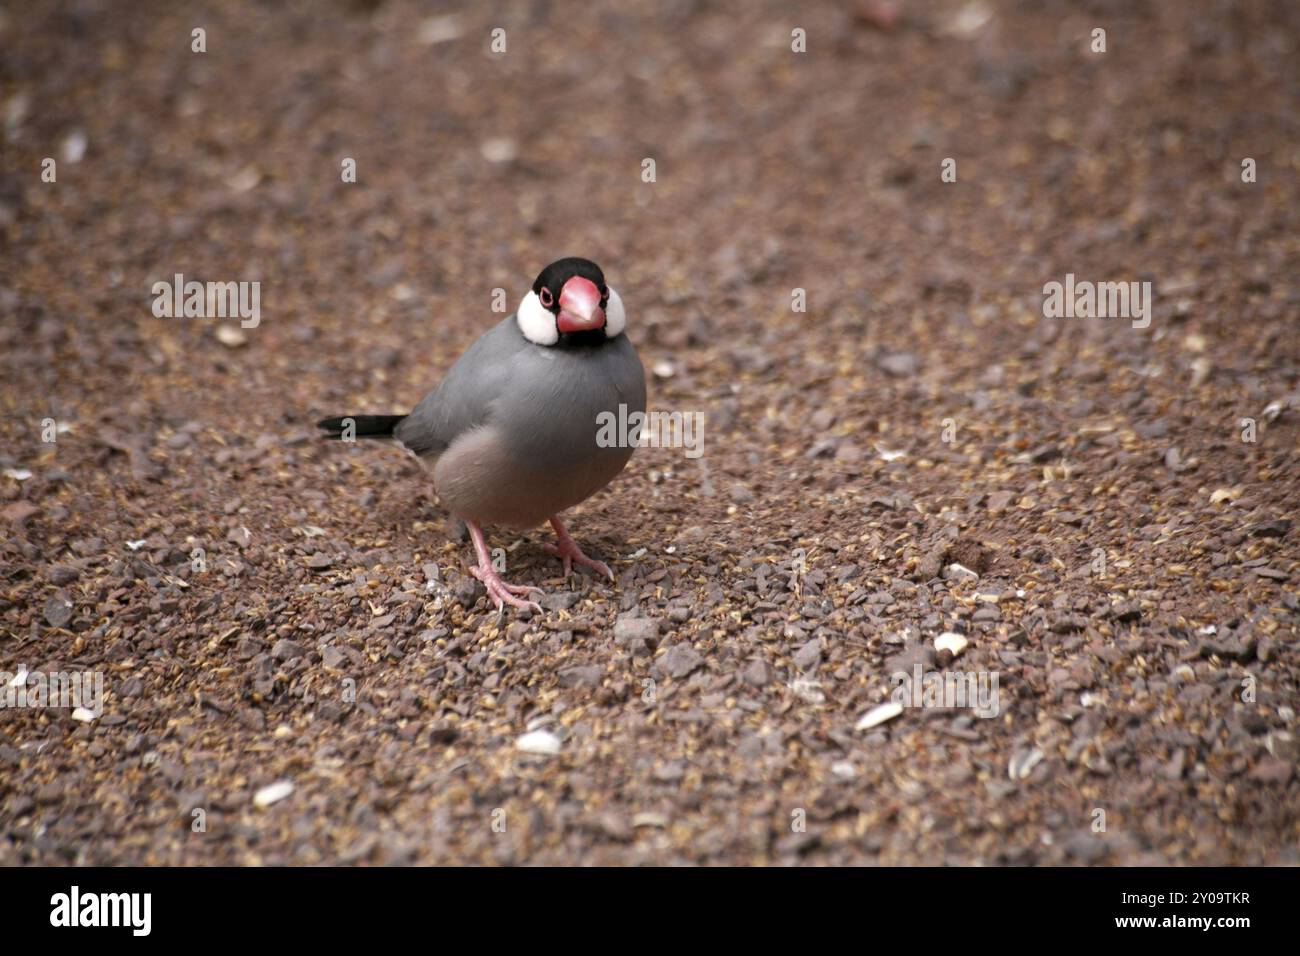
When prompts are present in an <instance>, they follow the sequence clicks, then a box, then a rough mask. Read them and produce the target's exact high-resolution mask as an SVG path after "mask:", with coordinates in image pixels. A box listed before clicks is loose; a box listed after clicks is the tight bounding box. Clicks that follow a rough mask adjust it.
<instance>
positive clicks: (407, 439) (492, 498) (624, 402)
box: [318, 258, 646, 612]
mask: <svg viewBox="0 0 1300 956" xmlns="http://www.w3.org/2000/svg"><path fill="white" fill-rule="evenodd" d="M625 321H626V319H625V316H624V313H623V302H622V300H621V299H620V298H619V296H618V293H617V292H615V291H614V290H613V289H611V288H610V287H609V286H608V285H607V284H606V283H605V276H604V274H603V273H602V272H601V271H600V268H599V267H598V266H597V265H596V264H595V263H594V262H589V261H588V260H586V259H579V258H567V259H560V260H558V261H556V262H552V263H551V264H550V265H549V266H547V267H546V268H545V269H543V270H542V272H541V274H540V275H538V277H537V281H535V282H534V283H533V287H532V289H531V290H530V291H529V292H528V294H527V295H525V296H524V298H523V301H522V302H520V304H519V310H518V311H517V312H516V313H515V314H514V315H512V316H510V317H509V318H507V319H505V320H504V321H503V322H501V323H500V324H498V325H496V326H495V327H493V328H492V329H490V330H489V331H488V332H486V333H485V334H484V335H482V336H481V337H480V338H479V339H478V340H477V341H476V342H475V343H474V344H473V345H471V346H470V347H469V349H468V350H467V351H466V352H465V354H464V355H462V356H461V357H460V359H459V360H458V361H457V362H456V364H455V365H453V366H452V367H451V371H450V372H448V373H447V377H446V378H445V379H443V381H442V384H441V385H439V386H438V387H437V388H435V389H434V390H433V391H431V392H430V393H429V394H428V395H426V396H425V397H424V400H423V401H421V402H420V404H419V405H417V406H416V407H415V410H414V411H413V412H411V413H410V414H409V415H347V416H340V417H338V418H327V419H325V420H324V421H322V422H319V423H318V424H319V426H320V427H321V428H323V429H324V430H325V431H326V432H327V433H328V437H331V438H343V439H348V438H350V437H352V436H355V437H357V438H393V439H396V440H397V441H398V442H399V443H401V444H402V446H403V447H405V448H406V449H408V450H409V451H410V452H411V453H412V454H414V455H415V456H416V457H418V458H419V459H420V460H421V462H423V464H424V465H425V466H426V467H427V468H429V469H430V470H431V471H432V472H433V487H434V490H435V491H437V493H438V497H439V498H440V499H442V502H443V504H444V505H446V506H447V507H448V508H449V509H450V510H451V512H452V513H453V514H455V515H457V516H459V517H460V518H461V519H462V520H463V521H464V522H465V524H466V525H467V526H468V527H469V533H470V537H471V538H472V539H473V541H474V550H475V551H476V552H477V553H478V567H475V568H471V569H470V573H471V574H473V575H474V577H476V578H478V579H479V580H480V581H482V582H483V586H484V587H485V588H487V592H488V596H489V597H490V598H491V599H492V600H493V601H494V602H495V603H496V606H497V609H498V610H500V609H501V607H502V603H503V602H504V603H506V604H511V605H513V606H515V607H531V608H534V609H536V610H537V611H539V612H540V611H541V607H540V606H539V605H538V604H537V603H536V602H534V601H529V600H524V599H521V598H520V597H516V595H524V596H525V597H526V596H527V595H529V594H530V593H536V594H542V593H543V592H542V591H541V590H540V589H539V588H533V587H516V586H514V585H510V584H507V583H506V582H505V581H503V580H502V579H501V575H500V574H498V573H497V571H496V569H495V568H494V567H493V566H492V559H491V556H490V555H489V553H488V547H487V540H486V538H485V537H484V535H483V527H482V526H483V525H498V524H499V525H507V526H509V527H512V528H532V527H535V526H537V525H539V524H541V523H542V522H543V521H546V520H549V521H550V523H551V527H552V528H554V529H555V534H556V537H557V538H558V541H559V543H558V546H550V545H547V550H548V551H550V552H551V553H552V554H554V555H557V556H558V557H560V558H561V559H562V560H563V561H564V573H565V575H566V576H567V575H568V574H569V572H570V570H571V569H572V565H573V562H575V561H576V562H577V563H578V564H585V565H587V566H588V567H590V568H592V569H594V570H596V571H599V572H600V573H601V574H604V575H607V576H608V577H609V578H610V579H611V580H612V579H613V577H614V575H613V572H611V571H610V569H609V567H608V566H607V565H606V564H605V563H604V562H602V561H596V560H593V559H592V558H589V557H587V556H586V555H585V554H583V553H582V549H581V548H579V547H578V544H577V542H575V541H574V540H573V539H572V538H571V537H569V533H568V531H566V530H565V528H564V525H563V524H562V523H561V522H560V512H562V511H564V510H565V509H566V508H572V507H573V506H574V505H576V504H578V503H579V502H581V501H585V500H586V499H587V498H589V497H591V496H592V495H593V494H595V493H596V492H597V491H599V490H600V489H601V488H603V487H605V485H607V484H609V482H610V481H611V480H612V479H613V478H614V476H615V475H617V474H618V473H619V472H620V471H622V470H623V466H624V465H626V464H627V462H628V459H629V458H631V457H632V446H633V445H634V444H635V443H636V438H637V436H636V435H632V436H630V440H626V439H628V436H622V437H623V439H624V440H619V441H615V442H611V441H609V440H608V435H609V429H605V430H604V431H603V432H602V429H601V427H600V425H601V423H602V421H603V422H608V421H610V420H611V419H610V418H609V416H613V420H616V421H619V422H625V421H627V420H628V418H629V417H630V416H632V415H633V413H634V412H635V413H640V414H638V415H637V416H636V418H633V419H632V420H633V421H637V420H639V419H640V418H641V417H642V416H643V415H644V413H645V401H646V396H645V370H644V369H643V368H642V367H641V360H640V359H639V358H638V357H637V354H636V349H634V348H633V347H632V343H631V342H629V341H628V339H627V336H626V335H624V334H623V327H624V323H625ZM619 406H624V408H623V409H622V410H620V407H619ZM598 436H603V438H602V440H600V441H598V440H597V439H598Z"/></svg>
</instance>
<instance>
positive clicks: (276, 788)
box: [253, 780, 293, 810]
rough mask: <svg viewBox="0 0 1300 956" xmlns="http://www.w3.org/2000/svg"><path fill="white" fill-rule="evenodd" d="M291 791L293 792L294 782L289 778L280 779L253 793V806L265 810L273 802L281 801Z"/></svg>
mask: <svg viewBox="0 0 1300 956" xmlns="http://www.w3.org/2000/svg"><path fill="white" fill-rule="evenodd" d="M291 793H293V784H292V783H290V782H289V781H288V780H278V781H276V782H275V783H272V784H268V785H267V786H265V787H263V788H262V789H261V790H259V791H257V793H255V794H253V806H255V807H257V809H259V810H265V809H266V808H267V807H269V806H271V805H272V804H274V803H279V802H280V801H281V800H283V799H284V798H285V797H287V796H289V794H291Z"/></svg>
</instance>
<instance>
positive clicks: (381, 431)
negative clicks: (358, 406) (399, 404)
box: [316, 415, 406, 438]
mask: <svg viewBox="0 0 1300 956" xmlns="http://www.w3.org/2000/svg"><path fill="white" fill-rule="evenodd" d="M405 417H406V416H405V415H342V416H340V417H338V418H324V419H321V420H320V421H318V422H317V423H316V427H317V428H322V429H324V430H325V436H324V437H326V438H342V437H343V430H344V426H345V425H346V424H347V423H348V422H351V423H352V435H353V436H354V437H356V438H392V437H393V429H394V428H396V427H397V423H398V422H400V421H401V420H402V419H403V418H405Z"/></svg>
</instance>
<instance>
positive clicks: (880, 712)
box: [854, 700, 903, 730]
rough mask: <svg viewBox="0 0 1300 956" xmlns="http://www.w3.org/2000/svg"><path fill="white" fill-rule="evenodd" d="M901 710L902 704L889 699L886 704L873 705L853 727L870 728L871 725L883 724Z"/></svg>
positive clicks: (857, 728) (859, 728)
mask: <svg viewBox="0 0 1300 956" xmlns="http://www.w3.org/2000/svg"><path fill="white" fill-rule="evenodd" d="M902 712H903V705H902V704H899V703H897V702H895V701H892V700H891V701H890V702H889V703H888V704H881V705H880V706H879V707H873V708H871V710H869V711H867V712H866V713H865V714H863V715H862V718H861V719H860V720H859V721H858V724H857V726H856V727H855V728H854V729H855V730H870V729H871V728H872V727H876V726H878V725H880V724H883V723H884V722H885V721H887V720H893V719H894V718H895V717H897V716H898V715H899V714H901V713H902Z"/></svg>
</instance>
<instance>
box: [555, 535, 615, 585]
mask: <svg viewBox="0 0 1300 956" xmlns="http://www.w3.org/2000/svg"><path fill="white" fill-rule="evenodd" d="M542 547H543V548H545V549H546V551H547V552H548V553H549V554H553V555H555V556H556V557H557V558H559V559H560V560H562V561H563V562H564V576H565V577H566V578H567V577H568V576H569V574H570V573H571V572H572V571H573V563H574V562H575V561H576V562H577V563H578V564H585V565H586V566H587V567H589V568H591V569H592V570H593V571H597V572H599V573H600V574H603V575H604V576H605V577H607V578H609V579H610V580H611V581H613V580H614V572H613V571H611V570H610V569H609V565H608V564H606V563H605V562H604V561H597V560H596V559H595V558H589V557H587V556H586V555H585V554H583V553H582V549H581V548H580V547H578V545H577V542H575V541H574V540H573V539H572V538H569V539H568V540H563V541H561V542H560V543H559V544H558V545H555V544H544V545H542Z"/></svg>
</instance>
